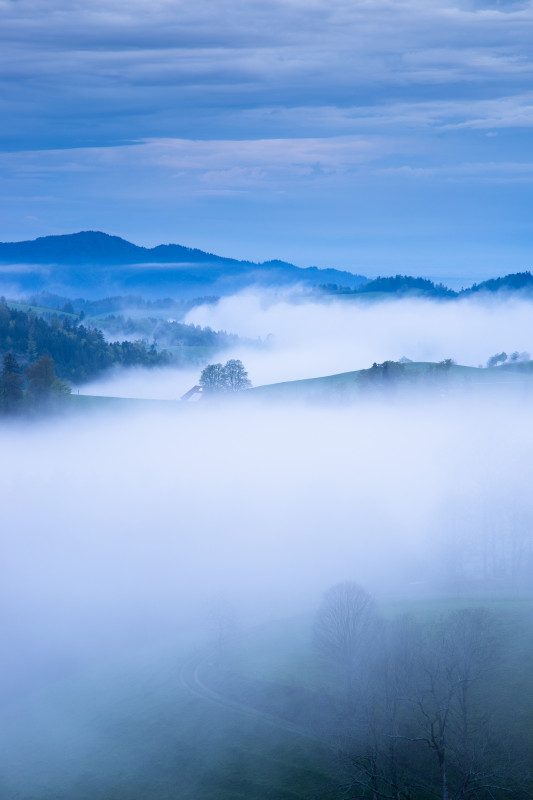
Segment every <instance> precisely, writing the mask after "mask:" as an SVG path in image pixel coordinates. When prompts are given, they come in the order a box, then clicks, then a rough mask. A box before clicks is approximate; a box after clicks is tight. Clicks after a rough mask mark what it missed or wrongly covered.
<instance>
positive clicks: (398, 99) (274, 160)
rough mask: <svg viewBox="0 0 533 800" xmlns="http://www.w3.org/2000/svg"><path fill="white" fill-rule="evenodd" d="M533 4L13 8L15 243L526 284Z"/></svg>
mask: <svg viewBox="0 0 533 800" xmlns="http://www.w3.org/2000/svg"><path fill="white" fill-rule="evenodd" d="M532 28H533V3H531V2H521V1H520V0H519V1H518V2H513V0H401V1H400V0H366V1H365V0H349V1H347V0H305V2H303V0H278V1H276V0H196V2H194V3H192V2H179V1H177V0H152V1H151V2H146V0H106V2H103V0H88V1H87V0H85V2H80V0H39V1H37V0H0V41H1V47H0V114H1V117H2V120H3V122H4V124H3V125H2V126H1V130H0V240H1V241H17V240H21V239H31V238H35V237H37V236H43V235H49V234H61V233H69V232H74V231H77V230H87V229H97V230H103V231H106V232H108V233H111V234H116V235H120V236H123V237H124V238H127V239H129V240H131V241H134V242H135V243H137V244H142V245H156V244H158V243H162V242H176V243H179V244H184V245H187V246H193V247H199V248H201V249H204V250H208V251H210V252H215V253H219V254H221V255H226V256H232V257H236V258H246V259H250V260H253V261H262V260H266V259H270V258H282V259H285V260H287V261H292V262H293V263H296V264H298V265H301V266H309V265H317V266H323V267H326V266H334V267H341V268H345V269H350V270H353V271H354V272H357V273H362V274H366V275H369V276H374V275H378V274H381V275H383V274H395V273H398V272H401V273H409V274H417V275H425V276H428V277H433V278H437V279H442V280H445V281H447V282H448V283H449V284H450V285H452V284H453V285H458V284H461V283H462V282H464V283H469V282H471V281H472V280H480V279H483V278H486V277H491V276H494V275H499V274H505V273H508V272H517V271H523V270H525V269H528V268H530V267H531V258H530V254H531V246H532V238H533V237H532V233H531V221H530V209H531V199H532V181H533V158H532V155H531V147H530V141H531V126H532V125H533V90H532V72H533V64H532V47H531V42H532V41H533V35H532V34H533V30H532Z"/></svg>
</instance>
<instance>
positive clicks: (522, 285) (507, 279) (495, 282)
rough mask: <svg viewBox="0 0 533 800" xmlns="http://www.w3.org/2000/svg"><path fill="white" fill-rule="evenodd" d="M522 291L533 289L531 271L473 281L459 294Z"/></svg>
mask: <svg viewBox="0 0 533 800" xmlns="http://www.w3.org/2000/svg"><path fill="white" fill-rule="evenodd" d="M501 289H504V290H507V291H521V290H522V291H523V290H524V289H526V290H527V289H529V290H532V289H533V275H532V274H531V272H514V273H512V274H510V275H505V276H504V277H503V278H490V279H489V280H488V281H482V283H474V285H473V286H471V287H470V288H469V289H463V290H462V291H461V294H476V293H478V292H498V291H500V290H501Z"/></svg>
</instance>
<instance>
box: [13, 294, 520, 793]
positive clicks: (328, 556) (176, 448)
mask: <svg viewBox="0 0 533 800" xmlns="http://www.w3.org/2000/svg"><path fill="white" fill-rule="evenodd" d="M530 313H531V307H530V305H529V304H528V303H525V302H515V301H513V302H511V301H508V302H507V301H506V302H503V303H501V304H494V305H492V306H491V305H487V304H483V303H475V302H468V303H464V302H462V303H446V304H437V303H429V302H421V301H420V302H415V301H409V302H397V303H388V304H383V305H377V304H373V305H368V306H367V305H357V306H352V305H350V304H348V303H331V304H326V305H321V304H310V303H300V304H291V303H289V302H288V301H287V299H286V298H282V299H281V300H280V299H279V298H275V297H270V298H267V299H266V300H265V299H263V301H261V299H260V298H259V297H258V296H257V295H254V294H246V295H241V296H237V297H234V298H230V299H228V300H222V301H220V303H219V304H218V305H216V306H209V307H202V308H199V309H195V310H194V312H191V315H190V321H194V322H195V323H196V324H202V325H204V324H209V325H211V326H212V327H214V328H227V329H229V330H231V331H232V332H236V333H239V334H242V335H245V336H254V337H255V336H261V337H266V336H267V335H268V334H272V340H271V344H270V346H269V347H266V348H256V349H253V348H249V349H247V350H246V351H245V352H244V353H243V352H240V353H239V356H240V357H242V358H243V360H244V361H245V364H246V366H247V367H248V368H249V371H250V376H251V377H252V379H253V381H254V383H256V384H259V383H262V382H267V381H271V380H285V379H288V378H302V377H311V376H313V375H323V374H331V373H334V372H337V371H340V370H351V369H357V368H360V367H366V366H369V365H370V364H371V363H372V362H373V361H381V360H383V359H385V358H393V359H394V358H399V357H400V356H402V355H406V356H408V357H410V358H412V359H427V360H436V359H440V358H445V357H453V358H454V359H456V360H457V361H458V362H461V363H470V364H476V363H478V362H481V361H485V360H486V359H487V358H488V356H489V355H491V354H492V353H494V352H496V351H501V350H502V349H507V350H508V352H512V351H513V350H520V351H521V350H528V349H529V350H533V341H532V339H533V334H532V332H531V325H530V322H529V323H528V314H529V315H530ZM236 355H237V353H236ZM197 379H198V371H196V372H194V371H193V370H191V371H184V372H179V371H175V370H168V371H163V370H160V371H157V372H155V371H152V372H150V371H136V372H133V373H130V374H126V373H123V374H122V375H120V374H119V375H115V376H112V377H110V378H109V379H107V381H101V382H99V383H98V382H95V383H94V384H92V386H91V387H90V390H91V391H93V392H94V393H107V394H116V395H121V394H124V395H128V394H130V395H131V396H137V397H139V396H144V397H149V396H153V397H171V398H175V397H179V395H180V393H181V391H182V389H183V391H185V390H186V389H187V388H189V387H190V385H192V384H193V383H195V382H196V381H197ZM85 390H86V391H88V390H87V389H85ZM530 419H531V411H530V404H529V402H526V400H524V399H523V397H521V396H518V395H517V396H514V395H513V394H512V393H507V394H506V395H500V396H498V397H492V396H491V395H483V394H478V395H471V396H469V395H468V394H465V395H464V396H461V397H459V396H457V397H454V396H449V397H446V396H445V397H440V396H439V397H435V395H427V396H426V395H425V394H424V393H423V390H420V391H419V392H418V393H417V395H416V396H409V397H406V398H403V399H402V398H398V399H397V400H396V401H395V400H394V399H392V400H391V399H389V400H386V399H381V400H378V399H374V400H372V399H367V400H365V401H364V402H360V403H355V404H352V405H346V406H343V405H341V404H338V403H337V404H336V405H332V406H324V407H322V406H319V405H313V406H310V405H306V404H305V403H302V404H296V405H291V406H290V407H284V406H283V405H279V404H278V405H275V406H269V405H267V404H264V405H260V404H250V403H246V402H242V401H239V400H237V401H235V402H226V403H222V404H219V405H217V404H216V403H209V402H207V403H206V402H204V401H202V402H200V403H198V404H191V405H188V404H185V403H182V404H176V405H175V406H174V405H169V406H168V408H163V407H161V406H157V407H154V409H153V410H152V409H151V408H150V407H149V406H147V407H146V409H143V410H142V411H124V412H121V413H120V414H119V413H115V414H109V413H106V412H93V413H86V414H82V413H76V414H72V415H68V416H65V417H59V418H57V417H55V418H49V419H43V420H33V421H31V422H25V421H22V420H19V421H17V422H16V423H13V424H7V423H3V424H2V427H1V429H0V436H1V440H2V459H1V462H0V487H1V493H2V506H1V507H2V572H3V575H2V604H1V608H2V623H1V637H2V640H3V651H4V652H5V653H6V654H7V657H6V659H5V664H4V684H3V685H4V690H3V693H2V694H3V701H2V702H4V703H7V702H8V700H9V703H10V704H11V708H12V712H11V714H12V716H11V717H10V716H9V715H8V717H7V719H9V720H12V717H13V715H15V716H16V717H17V719H18V722H17V726H18V727H17V726H15V728H13V723H12V721H11V722H9V723H6V724H7V726H8V727H7V728H4V730H3V732H2V738H5V739H6V740H10V745H9V747H10V749H8V751H7V752H8V757H9V759H10V764H11V766H10V767H9V769H7V774H9V775H10V778H9V781H10V782H8V785H9V786H10V787H11V788H10V790H9V792H10V794H9V795H6V796H10V797H15V796H17V795H16V793H13V792H15V789H14V788H13V787H15V788H17V787H18V788H17V791H18V789H19V788H20V786H22V787H23V788H22V789H20V791H21V794H20V796H21V797H24V798H26V797H39V798H40V797H45V796H46V797H49V796H50V797H51V796H56V795H54V794H53V790H51V789H50V786H49V784H47V783H46V781H45V783H44V784H43V786H45V788H43V787H41V788H39V787H36V786H35V785H32V786H31V791H30V789H28V788H27V785H26V784H27V781H28V780H30V778H28V775H27V774H25V773H27V772H28V770H29V772H30V773H31V768H32V764H35V763H36V760H39V759H41V760H42V759H45V761H47V763H52V764H57V763H60V762H61V763H62V759H64V752H63V745H64V743H65V740H66V739H68V741H69V742H70V745H69V746H70V747H72V748H74V750H75V749H76V747H77V746H78V745H79V748H80V753H81V755H80V754H77V755H76V754H74V755H72V753H71V754H70V755H69V761H68V769H69V770H71V771H72V774H73V775H78V774H81V773H83V771H84V770H85V769H86V768H87V765H86V763H85V761H84V758H86V756H84V755H83V753H86V749H85V748H86V745H85V737H87V736H89V738H90V739H91V741H94V740H98V731H97V730H95V729H93V728H91V727H90V726H89V730H87V728H86V727H84V726H83V725H82V723H81V722H80V720H79V719H77V718H76V717H74V718H73V717H72V715H69V714H67V713H66V712H65V709H64V704H65V703H67V700H65V697H67V696H68V692H70V691H73V689H72V680H74V679H76V680H77V679H78V678H76V676H80V675H83V674H86V673H87V670H93V671H94V670H97V671H98V670H100V671H102V670H103V672H104V673H106V674H108V675H109V676H111V675H115V673H116V670H117V669H118V667H117V666H116V665H117V664H122V665H124V664H126V663H127V664H129V665H130V667H131V664H132V663H135V659H138V658H139V653H153V652H154V651H157V650H158V648H159V649H160V651H161V652H163V651H164V652H166V651H167V650H168V648H169V647H174V646H175V647H176V648H177V649H178V650H180V648H181V650H180V652H182V653H183V654H185V655H186V653H187V652H189V649H190V648H194V647H195V646H196V647H197V646H202V645H205V644H206V643H209V642H210V641H211V639H212V631H211V629H210V624H209V608H211V607H213V605H215V606H217V605H219V604H220V602H221V601H220V598H223V599H224V602H227V603H228V605H229V606H230V607H231V608H232V609H233V613H234V615H235V618H236V620H237V622H238V624H239V625H240V626H241V628H242V629H243V630H246V629H250V627H253V626H255V625H258V624H260V623H265V621H268V620H276V619H282V618H284V617H290V616H295V615H304V616H306V615H308V616H312V614H313V613H314V610H315V609H316V608H317V605H318V603H319V602H320V598H321V596H322V594H323V592H324V591H325V590H326V589H327V588H328V587H329V586H331V585H333V584H335V583H336V582H339V581H343V580H354V581H357V582H358V583H360V584H362V585H364V586H365V587H366V588H367V589H368V590H369V591H371V592H373V593H375V595H376V596H377V597H378V598H387V597H389V598H391V597H392V598H403V597H426V596H429V595H430V594H433V595H434V594H435V593H436V594H439V593H443V594H445V593H446V592H449V591H450V587H453V593H455V595H457V593H459V594H461V593H468V592H470V593H472V592H473V593H474V595H475V594H476V592H478V591H486V589H487V586H488V585H489V584H488V583H487V579H490V587H491V588H490V591H491V592H497V593H499V594H498V596H509V595H512V596H513V597H521V596H522V595H523V594H524V592H526V590H527V585H528V582H530V577H531V576H530V573H529V572H527V571H526V572H525V573H524V571H523V570H524V569H525V568H526V567H527V568H529V562H528V561H527V559H528V558H530V556H531V544H530V538H529V527H528V519H530V516H531V512H532V511H533V508H532V503H533V500H532V497H531V491H530V479H529V466H530V463H531V447H532V444H533V430H532V428H531V424H530ZM487 560H488V564H489V566H488V572H487ZM482 562H483V563H482ZM162 643H164V644H162ZM169 643H170V645H169ZM165 648H166V649H165ZM150 658H152V656H150ZM154 663H156V660H154ZM110 664H113V665H114V666H113V667H112V668H111V667H110V666H109V665H110ZM122 668H124V666H123V667H122ZM173 669H174V668H173ZM113 670H114V671H115V672H114V671H113ZM106 671H107V672H106ZM177 671H178V659H177V657H176V666H175V673H176V674H177ZM119 674H120V671H119ZM173 674H174V673H173ZM67 679H68V680H69V681H71V683H65V681H66V680H67ZM80 680H81V679H80ZM112 680H117V678H116V675H115V677H113V679H112V678H111V677H109V678H108V684H109V681H112ZM52 684H53V685H54V686H55V687H62V686H68V687H70V688H68V690H67V689H64V690H63V689H61V688H59V689H58V688H56V689H55V690H54V691H56V693H57V694H56V695H54V696H56V698H59V699H57V700H56V701H52V700H50V697H49V695H46V691H49V687H50V686H51V685H52ZM109 685H110V684H109ZM65 692H66V694H65ZM37 694H38V695H39V697H40V698H41V699H40V700H39V701H38V702H37V701H34V700H32V699H31V698H35V697H36V696H37ZM43 697H47V698H48V699H47V700H46V703H47V705H46V708H47V711H46V713H44V714H42V713H40V712H39V713H37V712H32V711H31V709H32V708H34V709H35V708H41V705H40V704H41V702H42V698H43ZM105 697H107V700H106V699H105ZM105 697H104V699H102V696H100V695H99V703H100V706H99V708H100V712H99V713H100V714H101V715H103V716H104V717H105V714H106V713H108V710H106V709H108V708H112V707H113V705H114V703H115V702H116V701H115V699H114V696H113V695H112V693H111V694H109V696H108V695H105ZM28 698H29V700H28ZM22 701H24V703H25V705H24V706H23V711H22V712H20V708H21V706H20V703H21V702H22ZM35 703H37V705H35ZM67 705H68V703H67ZM13 709H14V710H13ZM28 709H30V711H29V710H28ZM60 709H62V710H60ZM32 713H37V716H38V729H39V744H38V745H37V746H33V749H32V752H31V753H28V751H27V750H28V746H27V745H25V744H24V742H27V741H28V730H29V728H31V727H32V726H34V722H32V721H31V720H32V716H31V715H32ZM65 714H66V717H65ZM58 717H59V719H58ZM62 726H65V729H66V733H65V734H64V735H63V733H62V730H63V728H62ZM54 737H55V738H56V739H57V740H58V743H57V746H52V744H51V741H54ZM30 739H31V737H30ZM45 743H46V744H45ZM76 743H78V744H76ZM43 748H44V749H43ZM50 748H52V750H53V752H52V753H50V751H49V749H50ZM43 753H45V754H46V755H43ZM10 770H11V772H10ZM23 774H24V775H25V777H24V778H23V777H22V775H23ZM13 776H14V777H13ZM30 784H31V780H30ZM25 786H26V789H24V787H25ZM45 789H46V791H48V792H52V793H51V794H46V791H45ZM57 796H59V795H57ZM150 796H151V795H150ZM154 796H156V795H154ZM161 796H165V795H161Z"/></svg>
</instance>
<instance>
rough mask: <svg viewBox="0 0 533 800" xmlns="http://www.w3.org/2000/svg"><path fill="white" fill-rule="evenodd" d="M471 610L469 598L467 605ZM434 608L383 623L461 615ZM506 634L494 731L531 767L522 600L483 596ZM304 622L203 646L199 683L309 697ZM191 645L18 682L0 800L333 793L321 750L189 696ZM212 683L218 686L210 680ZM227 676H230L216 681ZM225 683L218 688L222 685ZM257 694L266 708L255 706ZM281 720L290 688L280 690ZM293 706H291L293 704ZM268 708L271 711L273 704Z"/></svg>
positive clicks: (308, 620)
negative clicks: (186, 676) (185, 672)
mask: <svg viewBox="0 0 533 800" xmlns="http://www.w3.org/2000/svg"><path fill="white" fill-rule="evenodd" d="M478 602H481V601H476V604H478ZM465 605H468V603H465V602H464V601H455V600H452V601H449V600H447V599H443V600H434V601H425V602H420V601H416V602H414V603H411V602H409V601H402V602H401V603H395V602H391V601H387V602H386V603H384V604H382V610H383V612H384V613H385V614H386V615H389V616H394V615H395V614H396V613H397V612H398V611H401V612H402V613H404V612H405V611H411V612H413V613H414V614H415V615H416V616H418V617H420V618H425V619H428V618H429V617H431V616H435V617H437V616H438V615H439V614H441V613H442V612H444V611H449V610H450V609H453V608H458V607H461V608H462V607H465ZM483 605H487V607H488V608H489V610H491V611H493V612H494V613H495V614H496V616H497V618H498V620H499V625H500V627H501V630H502V633H503V635H504V636H505V637H506V649H505V655H504V658H503V660H502V661H501V662H499V663H498V664H497V665H495V669H496V672H497V676H498V681H499V685H500V687H501V689H500V698H499V703H498V708H497V717H498V724H499V726H500V730H501V735H502V736H503V735H507V733H509V735H512V736H516V735H520V736H522V737H525V738H526V739H527V746H528V748H529V752H530V754H531V756H532V758H533V676H532V674H531V669H530V666H531V663H532V661H533V630H532V626H531V619H532V614H533V603H532V601H531V600H527V601H526V600H524V601H512V602H507V601H498V600H494V599H492V600H488V601H487V603H483ZM311 627H312V617H311V616H309V617H301V618H297V619H289V620H282V621H277V622H272V623H269V624H265V625H262V626H261V627H258V628H256V629H254V630H252V631H249V632H247V633H246V634H242V635H241V636H240V637H237V638H236V639H235V640H234V641H233V642H232V643H231V644H227V645H225V646H224V647H223V648H222V649H221V650H216V651H214V652H215V655H214V656H213V658H212V663H211V667H210V668H209V669H210V670H211V671H209V670H207V672H206V675H207V677H208V678H209V677H210V679H211V680H212V681H214V682H215V683H216V681H217V680H218V684H219V687H220V688H222V689H223V690H225V691H230V690H231V687H232V686H233V687H234V690H235V687H239V691H240V692H241V693H242V696H243V697H244V699H245V700H246V702H251V703H255V704H256V705H257V693H258V692H259V691H260V692H262V697H263V702H269V703H272V702H275V700H276V698H279V696H280V691H281V689H283V688H284V689H286V688H287V687H293V688H294V687H299V689H301V690H302V691H301V693H300V695H299V698H300V700H301V698H305V697H308V698H311V699H312V698H314V697H316V696H317V695H316V688H317V685H318V678H317V672H316V668H315V667H314V666H313V664H312V657H311V656H312V648H311ZM199 644H200V639H198V637H197V636H191V634H190V633H189V634H187V635H185V637H182V638H181V639H180V637H179V636H176V637H175V638H172V639H165V640H163V641H156V642H152V643H150V644H149V645H146V646H144V647H142V648H141V647H139V648H137V649H132V650H131V652H128V653H123V654H121V656H120V658H114V659H111V658H110V659H109V660H108V661H106V659H105V658H102V659H100V660H97V663H96V665H94V666H92V667H91V668H89V667H85V668H81V667H80V668H77V669H73V670H72V671H71V673H70V674H69V675H68V676H67V677H63V678H62V679H61V680H55V681H48V682H47V681H46V680H43V681H42V682H41V684H37V685H35V686H32V687H28V689H27V691H26V692H23V693H22V694H21V695H20V696H19V697H12V698H11V699H10V700H9V701H7V702H4V708H3V710H2V724H1V727H0V745H1V747H0V753H1V755H0V775H1V777H0V797H2V798H5V799H6V800H8V799H9V800H169V799H170V798H176V800H178V799H179V800H235V798H243V800H244V799H245V798H246V800H264V799H265V798H276V800H298V799H301V800H303V798H306V799H307V800H312V799H313V798H316V800H318V799H319V798H323V797H326V796H328V797H329V796H331V797H332V798H339V797H341V796H342V795H341V793H340V792H339V791H338V790H337V789H336V788H335V787H336V784H337V782H338V780H339V777H338V773H337V763H336V760H335V758H334V757H333V753H332V751H331V750H330V749H329V748H328V747H326V746H325V745H323V744H320V742H317V741H313V739H312V738H309V737H305V736H299V735H298V734H297V733H294V732H291V731H290V730H285V729H283V726H277V725H275V724H269V723H268V722H267V721H265V720H264V719H262V718H261V714H260V713H259V714H256V715H253V714H252V715H247V714H245V713H240V712H239V711H237V710H235V709H232V708H228V707H224V706H223V705H220V704H219V703H217V702H210V701H209V700H208V699H205V698H203V697H198V696H194V695H193V694H191V693H190V692H189V691H188V690H187V688H186V687H184V686H183V685H182V684H181V683H180V667H181V665H182V663H183V662H184V660H185V659H186V658H187V657H188V656H189V655H190V654H191V652H194V650H195V648H197V647H198V645H199ZM217 675H218V677H217ZM228 676H229V677H228ZM228 687H229V689H228ZM265 698H266V700H265ZM290 698H291V703H292V708H293V710H292V712H291V713H297V711H296V712H295V711H294V704H295V698H294V692H291V694H290ZM296 700H298V697H297V698H296ZM278 710H279V709H278Z"/></svg>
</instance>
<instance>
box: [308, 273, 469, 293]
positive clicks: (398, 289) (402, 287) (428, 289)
mask: <svg viewBox="0 0 533 800" xmlns="http://www.w3.org/2000/svg"><path fill="white" fill-rule="evenodd" d="M317 288H318V289H319V290H320V291H321V292H324V293H325V294H338V295H364V294H368V293H369V292H379V293H384V294H395V295H404V294H416V295H422V296H424V297H457V295H458V293H457V292H455V291H453V289H448V288H447V287H446V286H444V285H443V284H442V283H437V284H435V283H433V281H430V280H428V279H427V278H413V277H411V276H410V275H394V276H391V277H390V278H381V277H380V278H375V279H374V280H372V281H368V283H365V284H363V285H362V286H358V287H357V288H355V289H352V288H350V287H348V286H338V285H337V284H336V283H328V284H324V285H320V286H318V287H317Z"/></svg>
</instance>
